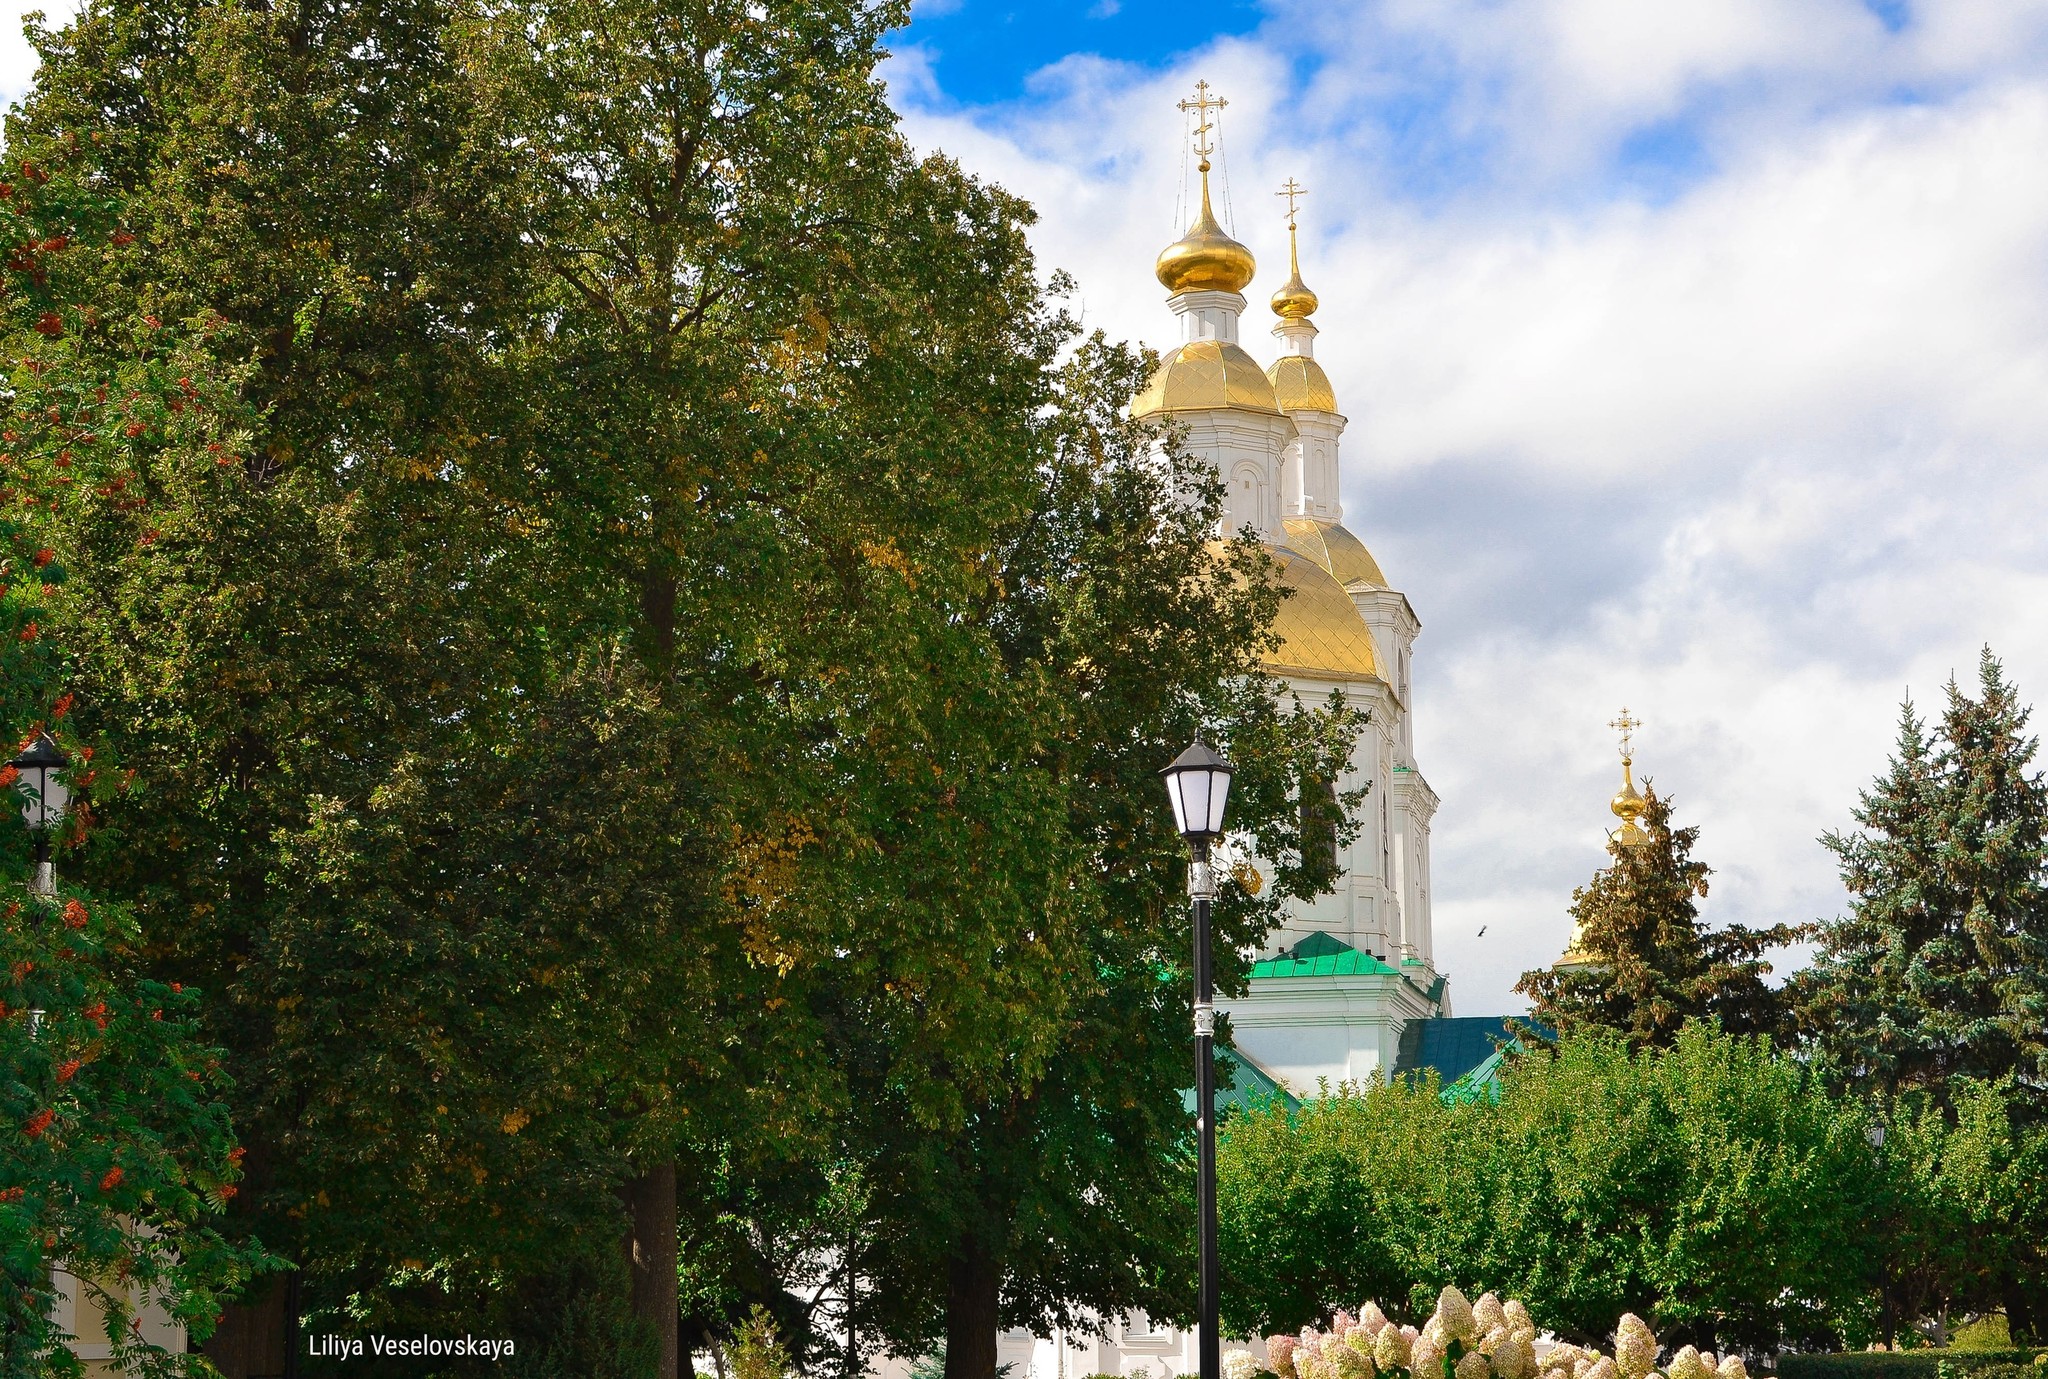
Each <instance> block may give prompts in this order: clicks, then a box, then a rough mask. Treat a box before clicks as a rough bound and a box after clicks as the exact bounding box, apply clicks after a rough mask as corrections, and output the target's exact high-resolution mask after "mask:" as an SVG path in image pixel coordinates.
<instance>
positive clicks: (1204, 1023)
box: [1160, 737, 1233, 1379]
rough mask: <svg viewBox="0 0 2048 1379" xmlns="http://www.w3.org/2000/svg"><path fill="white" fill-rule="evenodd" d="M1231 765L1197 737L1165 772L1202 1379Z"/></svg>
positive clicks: (1210, 1273)
mask: <svg viewBox="0 0 2048 1379" xmlns="http://www.w3.org/2000/svg"><path fill="white" fill-rule="evenodd" d="M1232 770H1233V768H1232V767H1231V765H1230V763H1229V762H1227V761H1225V760H1224V759H1223V758H1222V757H1220V756H1218V755H1217V754H1216V752H1215V751H1214V749H1212V748H1211V747H1210V746H1209V744H1208V743H1206V742H1204V741H1202V739H1201V738H1200V737H1197V738H1196V739H1195V740H1194V742H1193V744H1192V745H1190V746H1189V747H1188V749H1187V750H1186V751H1185V752H1182V753H1181V754H1180V755H1179V756H1177V757H1175V758H1174V759H1173V764H1172V765H1171V766H1169V767H1167V768H1166V769H1165V770H1164V771H1162V772H1161V773H1160V774H1161V775H1163V776H1165V777H1166V793H1167V794H1168V795H1169V796H1170V797H1171V798H1172V800H1173V821H1174V824H1175V826H1176V827H1178V828H1179V829H1180V836H1181V837H1183V838H1185V839H1187V840H1188V857H1189V862H1188V896H1189V898H1190V899H1192V900H1193V901H1194V907H1195V1115H1196V1123H1195V1128H1196V1132H1197V1134H1198V1136H1199V1143H1200V1149H1199V1151H1198V1158H1197V1167H1196V1174H1197V1183H1196V1194H1197V1198H1198V1201H1199V1206H1198V1208H1197V1210H1198V1212H1199V1217H1200V1219H1199V1228H1198V1229H1199V1236H1200V1242H1201V1255H1202V1260H1201V1278H1202V1300H1201V1307H1202V1312H1201V1334H1200V1337H1199V1351H1200V1360H1201V1379H1222V1373H1223V1341H1222V1337H1221V1336H1219V1335H1218V1334H1217V1323H1216V1308H1217V1301H1218V1298H1217V1293H1218V1283H1219V1279H1218V1275H1219V1273H1220V1270H1219V1268H1218V1266H1217V1260H1216V1060H1215V1058H1214V1056H1213V1046H1214V1043H1215V1039H1216V1006H1215V995H1216V988H1215V981H1214V975H1215V974H1214V968H1213V966H1212V964H1211V963H1210V961H1209V906H1210V903H1211V902H1212V901H1214V900H1215V899H1216V874H1215V872H1214V870H1213V869H1212V868H1211V867H1210V865H1209V848H1210V845H1211V844H1213V843H1214V842H1215V841H1216V840H1217V839H1218V838H1221V837H1222V836H1223V805H1224V802H1225V801H1226V800H1227V799H1228V798H1229V796H1230V776H1231V772H1232Z"/></svg>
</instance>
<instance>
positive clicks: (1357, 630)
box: [1265, 546, 1387, 681]
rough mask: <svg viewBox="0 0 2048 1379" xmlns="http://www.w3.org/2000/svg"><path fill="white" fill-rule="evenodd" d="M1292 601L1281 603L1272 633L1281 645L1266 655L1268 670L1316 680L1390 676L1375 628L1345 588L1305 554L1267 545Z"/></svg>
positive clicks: (1288, 598)
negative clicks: (1382, 662) (1367, 620)
mask: <svg viewBox="0 0 2048 1379" xmlns="http://www.w3.org/2000/svg"><path fill="white" fill-rule="evenodd" d="M1266 550H1267V553H1268V554H1270V555H1271V556H1272V557H1273V559H1274V561H1275V563H1276V564H1278V566H1279V567H1280V568H1279V571H1278V574H1279V580H1280V584H1281V586H1282V587H1283V588H1285V589H1287V590H1288V591H1289V592H1288V596H1287V597H1286V598H1283V599H1281V600H1280V612H1279V616H1278V617H1276V618H1275V619H1274V622H1273V630H1274V632H1276V633H1277V634H1278V635H1279V637H1280V645H1279V646H1278V647H1276V648H1274V649H1273V650H1272V651H1271V652H1269V653H1267V656H1266V662H1265V664H1266V669H1268V670H1271V671H1275V672H1277V673H1279V674H1282V675H1299V676H1305V677H1308V678H1310V679H1316V680H1368V679H1370V680H1381V681H1384V680H1385V679H1386V678H1387V677H1386V674H1385V671H1384V670H1383V668H1382V667H1381V665H1380V657H1379V651H1378V649H1377V647H1376V646H1375V645H1374V643H1373V639H1372V629H1371V628H1370V627H1368V626H1367V625H1366V622H1365V619H1364V618H1362V617H1360V616H1359V615H1358V605H1356V604H1354V603H1353V602H1352V601H1351V595H1349V594H1347V593H1345V592H1344V586H1343V585H1341V584H1339V583H1338V582H1337V580H1336V578H1335V577H1334V576H1333V575H1331V574H1330V572H1329V571H1328V570H1325V569H1324V568H1323V567H1322V566H1321V565H1319V564H1318V563H1316V561H1315V560H1314V559H1312V558H1310V557H1309V556H1307V555H1304V554H1302V553H1301V552H1299V551H1295V550H1292V549H1290V548H1289V547H1287V546H1268V547H1267V548H1266Z"/></svg>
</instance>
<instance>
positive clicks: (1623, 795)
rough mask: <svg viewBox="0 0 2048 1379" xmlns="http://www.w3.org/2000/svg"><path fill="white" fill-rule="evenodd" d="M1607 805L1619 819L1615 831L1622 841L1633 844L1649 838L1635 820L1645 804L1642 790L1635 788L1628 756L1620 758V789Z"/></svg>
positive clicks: (1643, 841) (1632, 766) (1639, 816)
mask: <svg viewBox="0 0 2048 1379" xmlns="http://www.w3.org/2000/svg"><path fill="white" fill-rule="evenodd" d="M1607 807H1608V808H1609V809H1611V810H1613V811H1614V817H1615V818H1617V819H1619V820H1621V827H1620V828H1619V829H1618V830H1616V832H1617V834H1618V836H1619V837H1620V838H1621V841H1622V842H1624V843H1627V844H1629V845H1630V846H1634V845H1635V844H1637V843H1646V842H1648V841H1649V840H1650V835H1649V834H1647V833H1645V832H1644V831H1643V829H1642V826H1641V825H1640V824H1638V823H1637V822H1636V820H1638V819H1640V818H1642V817H1643V810H1644V809H1645V808H1647V805H1646V803H1645V801H1644V800H1643V792H1642V791H1640V790H1638V789H1636V778H1635V763H1634V761H1633V760H1632V759H1631V758H1629V757H1623V758H1622V759H1621V789H1620V791H1619V792H1618V793H1616V795H1615V797H1614V798H1613V799H1612V800H1610V801H1609V802H1608V805H1607Z"/></svg>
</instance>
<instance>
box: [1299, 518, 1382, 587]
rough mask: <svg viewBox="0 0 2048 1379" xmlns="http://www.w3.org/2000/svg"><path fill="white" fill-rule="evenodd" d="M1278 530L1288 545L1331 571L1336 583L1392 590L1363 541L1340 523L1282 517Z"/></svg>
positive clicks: (1318, 519)
mask: <svg viewBox="0 0 2048 1379" xmlns="http://www.w3.org/2000/svg"><path fill="white" fill-rule="evenodd" d="M1280 526H1281V529H1282V530H1284V531H1285V532H1286V533H1287V544H1288V545H1290V546H1292V547H1293V548H1294V549H1295V550H1297V551H1300V552H1301V553H1302V554H1303V555H1305V556H1307V557H1308V558H1309V559H1310V560H1313V561H1315V563H1316V564H1318V565H1320V566H1322V567H1323V568H1324V569H1325V570H1328V571H1329V572H1330V575H1331V577H1332V578H1334V579H1335V580H1336V581H1337V582H1338V583H1339V584H1341V585H1343V586H1344V587H1345V588H1346V589H1351V588H1354V587H1356V586H1357V585H1360V584H1363V585H1367V586H1369V587H1371V588H1374V589H1391V588H1393V587H1394V586H1393V585H1391V584H1389V583H1387V577H1386V575H1384V574H1382V573H1381V572H1380V563H1379V562H1378V561H1377V560H1374V559H1373V558H1372V552H1371V551H1369V550H1367V549H1366V548H1365V543H1364V542H1363V541H1360V540H1359V539H1358V538H1357V537H1356V536H1353V535H1352V534H1351V531H1350V529H1349V528H1347V527H1346V526H1344V525H1343V524H1342V523H1341V522H1330V521H1325V520H1324V519H1323V518H1320V517H1283V518H1281V519H1280Z"/></svg>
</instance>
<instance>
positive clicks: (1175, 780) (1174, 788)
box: [1166, 771, 1188, 836]
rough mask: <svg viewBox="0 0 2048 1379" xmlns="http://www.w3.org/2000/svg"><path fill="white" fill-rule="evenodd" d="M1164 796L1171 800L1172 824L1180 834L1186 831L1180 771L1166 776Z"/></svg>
mask: <svg viewBox="0 0 2048 1379" xmlns="http://www.w3.org/2000/svg"><path fill="white" fill-rule="evenodd" d="M1166 798H1168V799H1169V800H1172V801H1173V826H1174V828H1175V829H1177V830H1179V832H1180V833H1181V835H1182V836H1186V834H1187V831H1188V806H1187V798H1186V796H1184V795H1183V794H1182V793H1181V773H1180V772H1178V771H1176V772H1174V773H1173V774H1172V775H1170V776H1168V777H1167V778H1166Z"/></svg>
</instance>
